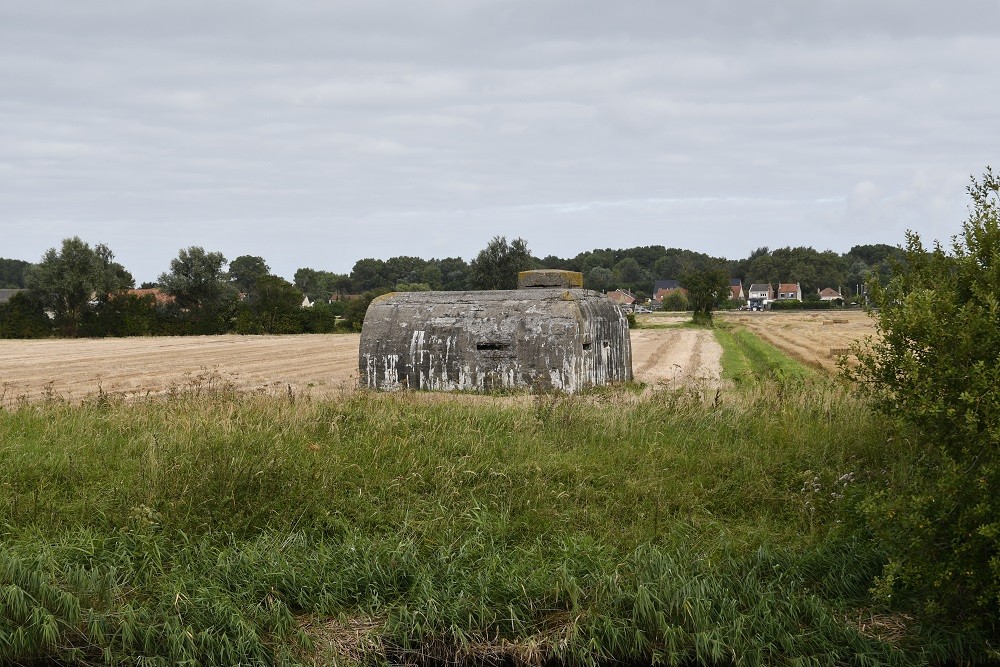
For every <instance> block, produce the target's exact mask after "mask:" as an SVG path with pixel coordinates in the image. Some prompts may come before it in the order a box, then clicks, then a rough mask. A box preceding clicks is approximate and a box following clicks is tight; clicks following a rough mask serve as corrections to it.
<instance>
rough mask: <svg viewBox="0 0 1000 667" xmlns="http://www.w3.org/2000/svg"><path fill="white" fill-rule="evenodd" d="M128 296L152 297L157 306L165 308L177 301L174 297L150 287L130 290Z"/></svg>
mask: <svg viewBox="0 0 1000 667" xmlns="http://www.w3.org/2000/svg"><path fill="white" fill-rule="evenodd" d="M128 294H132V295H133V296H138V297H144V296H151V297H153V301H154V302H155V303H156V305H157V306H165V305H167V304H170V303H173V302H174V301H176V300H177V299H175V298H174V297H173V296H172V295H170V294H167V293H166V292H164V291H163V290H161V289H160V288H158V287H148V288H145V289H130V290H128Z"/></svg>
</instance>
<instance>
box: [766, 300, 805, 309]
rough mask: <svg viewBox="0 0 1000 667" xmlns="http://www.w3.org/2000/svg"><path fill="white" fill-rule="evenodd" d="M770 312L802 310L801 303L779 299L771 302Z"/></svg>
mask: <svg viewBox="0 0 1000 667" xmlns="http://www.w3.org/2000/svg"><path fill="white" fill-rule="evenodd" d="M771 310H802V302H801V301H799V300H798V299H781V300H780V301H772V302H771Z"/></svg>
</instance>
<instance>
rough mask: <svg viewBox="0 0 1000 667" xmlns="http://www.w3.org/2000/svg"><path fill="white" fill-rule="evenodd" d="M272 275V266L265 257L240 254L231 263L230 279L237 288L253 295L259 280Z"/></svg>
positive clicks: (248, 294)
mask: <svg viewBox="0 0 1000 667" xmlns="http://www.w3.org/2000/svg"><path fill="white" fill-rule="evenodd" d="M268 275H271V267H269V266H268V265H267V262H265V261H264V258H263V257H257V256H255V255H240V256H239V257H237V258H236V259H234V260H233V261H231V262H230V263H229V280H230V282H232V283H233V285H235V286H236V289H237V290H239V291H240V292H242V293H243V294H246V295H247V296H251V295H252V294H253V292H254V290H256V289H257V280H258V279H259V278H263V277H264V276H268Z"/></svg>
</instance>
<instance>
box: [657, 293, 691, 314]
mask: <svg viewBox="0 0 1000 667" xmlns="http://www.w3.org/2000/svg"><path fill="white" fill-rule="evenodd" d="M687 309H688V299H687V296H686V295H685V294H684V292H682V291H680V290H672V291H671V292H670V293H669V294H667V295H666V296H664V297H663V310H669V311H673V312H679V311H685V310H687Z"/></svg>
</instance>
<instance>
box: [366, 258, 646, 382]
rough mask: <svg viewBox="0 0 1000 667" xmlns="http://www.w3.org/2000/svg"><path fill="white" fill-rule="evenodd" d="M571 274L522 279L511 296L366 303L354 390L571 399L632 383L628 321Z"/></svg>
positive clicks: (421, 295)
mask: <svg viewBox="0 0 1000 667" xmlns="http://www.w3.org/2000/svg"><path fill="white" fill-rule="evenodd" d="M582 286H583V276H582V274H579V273H576V272H573V271H524V272H522V273H521V274H519V276H518V289H516V290H493V291H475V292H473V291H469V292H393V293H390V294H386V295H384V296H381V297H378V298H377V299H375V300H374V301H372V304H371V306H369V308H368V312H367V313H366V314H365V321H364V325H363V327H362V329H361V344H360V348H359V354H358V356H359V361H358V365H359V373H360V375H359V377H360V384H361V386H362V387H369V388H371V389H381V390H395V389H408V388H409V389H429V390H440V391H454V390H467V391H495V390H502V389H524V388H527V389H537V390H547V389H558V390H561V391H566V392H571V393H572V392H577V391H580V390H583V389H587V388H590V387H598V386H602V385H607V384H613V383H616V382H625V381H628V380H631V379H632V347H631V340H630V338H629V330H628V320H627V318H626V315H625V313H624V312H623V311H622V310H621V308H620V307H619V306H618V305H617V304H615V303H614V302H613V301H611V300H610V299H609V298H607V297H606V296H604V295H603V294H600V293H598V292H594V291H592V290H585V289H582Z"/></svg>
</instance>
